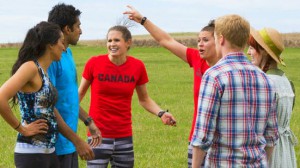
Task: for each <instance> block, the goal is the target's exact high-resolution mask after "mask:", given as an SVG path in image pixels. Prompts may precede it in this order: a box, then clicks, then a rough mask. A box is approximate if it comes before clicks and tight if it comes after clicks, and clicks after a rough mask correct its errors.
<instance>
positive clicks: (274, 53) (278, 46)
mask: <svg viewBox="0 0 300 168" xmlns="http://www.w3.org/2000/svg"><path fill="white" fill-rule="evenodd" d="M250 34H251V35H252V37H253V38H254V39H255V41H256V42H257V43H258V44H259V45H260V46H261V47H262V48H263V49H265V50H266V52H267V53H268V54H269V55H270V56H271V57H272V58H273V59H274V60H275V61H276V62H277V63H279V64H281V65H284V66H285V63H284V62H283V60H282V59H281V58H280V55H281V53H282V51H283V50H284V44H283V40H282V38H281V35H280V33H279V32H278V31H277V30H275V29H273V28H263V29H261V30H259V31H257V30H255V29H254V28H253V27H251V29H250Z"/></svg>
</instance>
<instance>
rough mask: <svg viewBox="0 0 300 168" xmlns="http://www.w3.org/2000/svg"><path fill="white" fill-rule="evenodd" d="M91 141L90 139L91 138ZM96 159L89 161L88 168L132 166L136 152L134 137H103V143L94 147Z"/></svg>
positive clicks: (123, 167) (127, 167)
mask: <svg viewBox="0 0 300 168" xmlns="http://www.w3.org/2000/svg"><path fill="white" fill-rule="evenodd" d="M89 141H90V140H89ZM93 152H94V153H95V159H94V160H90V161H88V162H87V167H88V168H107V167H108V164H110V165H111V167H112V168H132V167H133V166H134V152H133V141H132V137H126V138H103V139H102V144H101V145H98V146H96V147H95V148H93Z"/></svg>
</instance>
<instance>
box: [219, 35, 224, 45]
mask: <svg viewBox="0 0 300 168" xmlns="http://www.w3.org/2000/svg"><path fill="white" fill-rule="evenodd" d="M218 40H219V44H220V45H221V46H222V45H224V44H225V38H224V36H223V35H222V34H221V35H220V36H219V39H218Z"/></svg>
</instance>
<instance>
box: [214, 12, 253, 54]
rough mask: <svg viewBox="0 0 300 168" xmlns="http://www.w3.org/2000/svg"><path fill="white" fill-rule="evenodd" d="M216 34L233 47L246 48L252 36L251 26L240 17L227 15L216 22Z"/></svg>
mask: <svg viewBox="0 0 300 168" xmlns="http://www.w3.org/2000/svg"><path fill="white" fill-rule="evenodd" d="M215 33H216V35H217V36H220V35H222V36H223V37H224V38H225V39H226V40H227V41H229V42H230V44H231V47H233V48H238V49H243V48H245V46H246V44H247V41H248V39H249V36H250V24H249V22H248V21H247V20H245V19H244V18H242V17H241V16H239V15H235V14H232V15H225V16H221V17H219V18H217V19H216V20H215Z"/></svg>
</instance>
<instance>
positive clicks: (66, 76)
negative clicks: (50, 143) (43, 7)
mask: <svg viewBox="0 0 300 168" xmlns="http://www.w3.org/2000/svg"><path fill="white" fill-rule="evenodd" d="M80 14H81V11H80V10H78V9H76V8H75V7H74V6H72V5H66V4H64V3H60V4H57V5H55V6H54V7H53V8H52V10H51V11H50V12H49V16H48V21H49V22H53V23H56V24H58V25H59V26H60V28H61V30H62V32H63V34H64V45H65V48H66V50H65V51H64V52H63V53H62V55H61V59H60V61H56V62H52V64H51V65H50V67H49V69H48V74H49V77H50V79H51V82H52V83H53V85H54V86H55V87H56V89H57V91H58V101H57V103H56V105H55V107H56V108H57V109H58V111H59V113H60V114H61V116H62V117H63V119H64V121H65V122H66V123H67V125H68V126H69V127H71V128H72V130H73V131H74V132H76V131H77V126H78V118H80V119H81V120H82V121H84V123H85V125H86V126H88V127H89V131H90V132H91V134H92V137H93V140H92V141H91V143H90V145H91V146H94V145H97V144H99V143H101V135H100V131H99V129H98V128H97V127H96V125H95V124H94V122H93V120H92V119H91V118H90V117H89V116H88V115H87V113H86V112H85V111H84V110H83V109H82V108H81V107H80V106H79V96H78V83H77V72H76V67H75V62H74V59H73V54H72V51H71V49H70V48H69V47H68V46H69V44H71V45H76V44H77V42H78V40H79V37H80V35H81V34H82V31H81V28H80V25H81V22H80V19H79V17H80ZM55 150H56V154H57V155H58V158H59V161H60V167H61V168H77V167H78V154H77V152H76V150H77V149H76V148H75V146H74V145H73V143H72V142H71V141H69V140H67V139H66V138H65V137H64V136H63V135H61V134H59V136H58V140H57V143H56V146H55ZM81 159H85V158H81Z"/></svg>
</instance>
